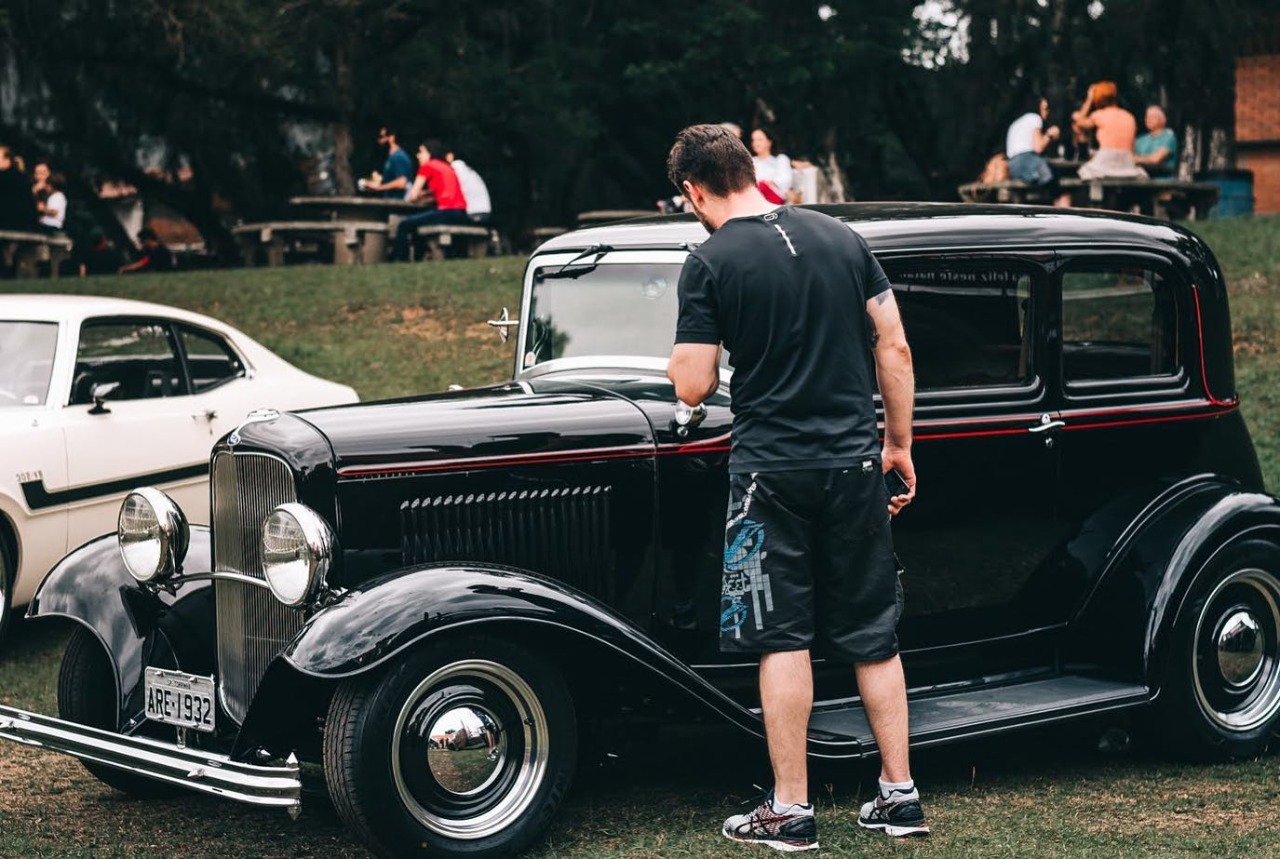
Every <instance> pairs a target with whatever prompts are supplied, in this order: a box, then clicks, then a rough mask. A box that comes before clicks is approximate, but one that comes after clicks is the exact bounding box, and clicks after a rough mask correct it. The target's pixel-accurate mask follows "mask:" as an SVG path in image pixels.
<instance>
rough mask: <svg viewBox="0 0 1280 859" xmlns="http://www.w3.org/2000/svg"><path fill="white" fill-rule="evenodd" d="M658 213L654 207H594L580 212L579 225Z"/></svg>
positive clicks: (644, 216)
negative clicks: (588, 210)
mask: <svg viewBox="0 0 1280 859" xmlns="http://www.w3.org/2000/svg"><path fill="white" fill-rule="evenodd" d="M656 214H658V213H657V211H655V210H653V209H594V210H592V211H590V212H579V213H578V225H579V226H586V225H587V224H604V223H608V222H609V221H626V220H629V219H631V218H649V217H652V216H654V215H656Z"/></svg>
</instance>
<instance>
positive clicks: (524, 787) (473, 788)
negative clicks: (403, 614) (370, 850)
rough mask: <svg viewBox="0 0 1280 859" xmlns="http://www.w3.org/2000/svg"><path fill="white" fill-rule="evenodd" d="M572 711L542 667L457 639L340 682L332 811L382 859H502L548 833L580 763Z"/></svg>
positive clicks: (497, 642)
mask: <svg viewBox="0 0 1280 859" xmlns="http://www.w3.org/2000/svg"><path fill="white" fill-rule="evenodd" d="M577 748H578V737H577V723H576V719H575V715H574V708H573V701H572V699H571V698H570V695H569V691H568V688H567V686H566V685H565V682H564V679H563V677H561V675H560V673H559V671H557V670H556V669H555V667H554V666H553V665H551V664H550V663H549V662H548V661H547V660H546V659H545V658H543V657H541V656H539V655H537V654H535V653H532V652H530V651H529V650H528V649H527V648H522V647H520V646H518V645H515V644H513V643H512V642H509V641H505V640H502V639H494V638H480V637H475V638H458V639H454V640H450V641H444V642H441V643H439V644H434V645H430V646H428V647H427V648H425V649H423V650H421V651H418V652H416V653H413V654H411V655H409V656H407V657H405V658H402V659H401V660H399V661H398V662H397V663H395V664H394V665H392V666H391V667H390V668H389V669H388V670H387V671H386V672H385V673H383V674H381V675H378V676H373V677H368V678H365V677H359V678H354V679H352V680H349V681H346V682H344V683H343V684H342V685H341V686H340V687H339V689H338V690H337V692H336V693H335V694H334V697H333V701H332V702H331V704H330V706H329V715H328V719H327V722H326V726H325V735H324V770H325V779H326V781H327V782H328V786H329V794H330V796H331V797H332V799H333V803H334V806H335V807H336V808H337V809H338V812H339V813H340V814H341V815H342V818H343V820H344V821H345V822H346V823H347V825H348V826H350V827H351V828H352V829H353V830H354V831H355V832H356V834H357V835H359V836H360V838H361V839H362V840H363V841H365V843H366V844H368V845H370V846H371V847H374V848H375V849H377V850H378V851H379V852H381V853H382V854H384V855H387V856H428V855H429V856H467V857H486V856H506V855H510V854H512V853H516V852H518V851H520V850H522V849H523V848H525V847H527V846H528V845H529V844H530V843H532V842H533V841H534V840H535V839H537V838H538V837H539V836H540V835H541V834H542V833H543V832H544V831H545V829H546V827H547V825H548V824H549V823H550V821H551V817H552V815H554V813H555V811H556V809H557V808H558V807H559V805H560V801H561V799H562V798H563V797H564V794H565V792H566V791H567V790H568V787H569V782H570V780H571V778H572V776H573V771H574V766H575V763H576V759H577Z"/></svg>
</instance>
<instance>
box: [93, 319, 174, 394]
mask: <svg viewBox="0 0 1280 859" xmlns="http://www.w3.org/2000/svg"><path fill="white" fill-rule="evenodd" d="M181 366H182V365H181V364H180V363H179V361H178V353H177V351H176V350H175V349H174V344H173V339H172V337H171V335H170V332H169V326H168V325H167V324H165V323H162V322H159V321H156V320H140V321H128V322H124V321H117V320H112V321H110V322H93V321H91V322H86V323H85V324H84V326H83V327H82V328H81V329H80V347H79V348H78V349H77V350H76V369H75V376H74V377H73V380H72V383H71V404H72V405H79V404H82V403H91V402H93V389H94V387H95V386H96V385H101V384H112V383H114V384H115V386H116V387H115V388H114V389H112V391H111V393H110V394H109V399H112V400H144V399H151V398H154V397H174V396H181V395H183V394H186V393H187V389H186V383H185V382H184V381H183V378H182V369H181Z"/></svg>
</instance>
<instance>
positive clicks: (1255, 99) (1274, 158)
mask: <svg viewBox="0 0 1280 859" xmlns="http://www.w3.org/2000/svg"><path fill="white" fill-rule="evenodd" d="M1236 144H1237V149H1236V166H1237V167H1239V168H1241V169H1242V170H1252V171H1253V197H1254V211H1257V212H1280V53H1274V54H1260V55H1257V56H1252V57H1240V58H1239V59H1237V60H1236Z"/></svg>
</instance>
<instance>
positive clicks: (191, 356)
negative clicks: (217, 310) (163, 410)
mask: <svg viewBox="0 0 1280 859" xmlns="http://www.w3.org/2000/svg"><path fill="white" fill-rule="evenodd" d="M179 330H180V331H181V337H182V349H183V351H184V352H186V355H187V369H188V370H189V371H190V373H191V390H192V392H193V393H196V394H199V393H200V392H202V391H208V390H211V389H213V388H216V387H218V386H219V385H221V384H223V383H225V382H229V381H231V380H232V379H238V378H240V377H241V376H243V375H244V364H243V363H241V361H240V358H239V356H238V355H236V353H235V351H234V350H232V348H231V347H230V345H228V344H227V342H226V341H225V340H223V339H222V338H221V337H219V336H218V335H216V334H213V333H211V332H209V331H203V330H201V329H198V328H187V327H186V326H183V327H182V328H181V329H179Z"/></svg>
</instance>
